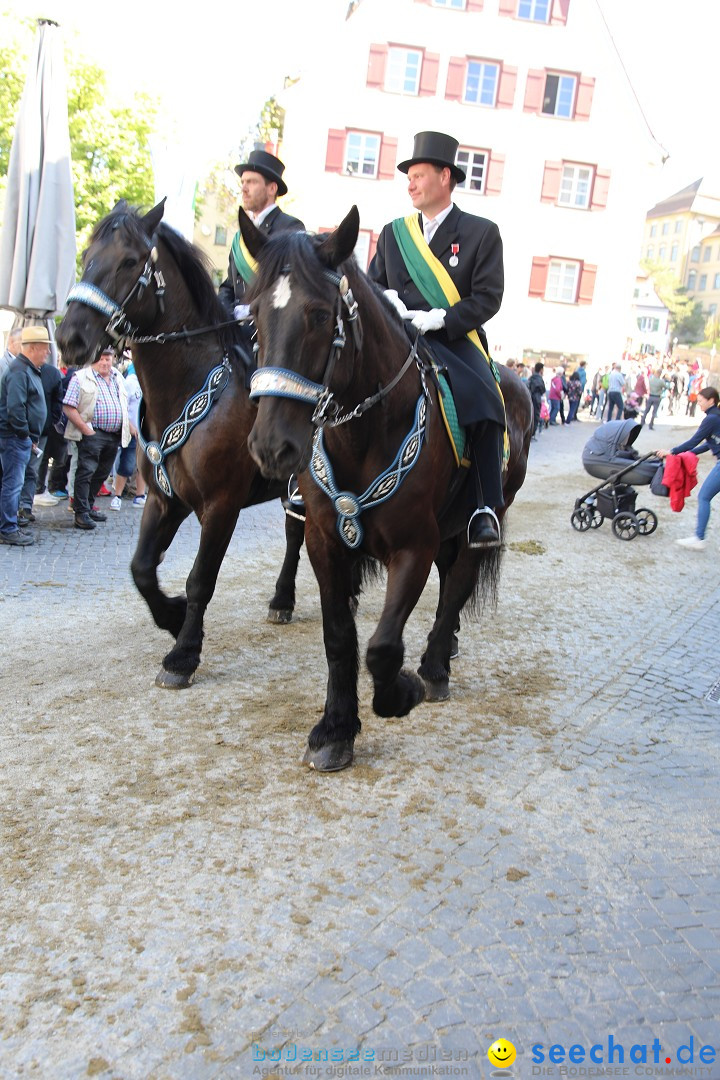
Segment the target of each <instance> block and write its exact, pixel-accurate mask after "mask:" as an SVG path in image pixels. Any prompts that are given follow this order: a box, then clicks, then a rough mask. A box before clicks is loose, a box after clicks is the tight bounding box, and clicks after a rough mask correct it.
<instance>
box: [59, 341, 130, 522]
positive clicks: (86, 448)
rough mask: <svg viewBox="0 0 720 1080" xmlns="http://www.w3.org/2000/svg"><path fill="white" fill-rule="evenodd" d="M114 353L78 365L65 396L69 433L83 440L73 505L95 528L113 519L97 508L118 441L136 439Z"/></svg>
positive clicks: (69, 436) (80, 519)
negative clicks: (131, 426) (99, 493)
mask: <svg viewBox="0 0 720 1080" xmlns="http://www.w3.org/2000/svg"><path fill="white" fill-rule="evenodd" d="M113 356H114V353H113V350H112V349H111V348H110V347H109V346H108V347H107V348H106V349H103V351H102V353H101V354H100V356H99V357H98V358H97V360H96V361H95V363H94V364H92V365H91V366H90V367H89V368H80V369H79V370H78V371H76V372H75V374H74V375H73V377H72V379H71V380H70V384H69V386H68V388H67V392H66V394H65V399H64V402H63V409H64V412H65V415H66V416H67V418H68V423H67V428H66V429H65V438H66V439H69V440H70V441H71V442H75V443H77V455H78V460H77V472H76V473H75V490H74V493H73V494H74V504H73V508H74V510H75V526H76V528H78V529H94V528H95V527H96V525H95V523H96V522H97V521H107V516H106V515H105V514H102V513H100V512H99V511H97V510H94V509H93V506H94V504H95V499H96V498H97V493H98V491H99V490H100V488H101V487H102V484H103V481H104V480H105V478H106V476H108V474H109V473H110V471H111V469H112V467H113V462H114V461H115V455H116V454H117V450H118V447H119V446H121V445H122V446H127V445H128V443H129V442H130V423H129V419H128V408H127V393H126V391H125V382H124V380H123V379H122V378H121V376H120V375H119V374H118V372H117V371H115V369H114V368H113Z"/></svg>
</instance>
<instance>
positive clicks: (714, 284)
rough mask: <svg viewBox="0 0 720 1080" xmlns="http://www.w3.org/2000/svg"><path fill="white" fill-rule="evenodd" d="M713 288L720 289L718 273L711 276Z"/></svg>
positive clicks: (719, 275)
mask: <svg viewBox="0 0 720 1080" xmlns="http://www.w3.org/2000/svg"><path fill="white" fill-rule="evenodd" d="M713 289H720V274H716V275H715V277H714V278H713Z"/></svg>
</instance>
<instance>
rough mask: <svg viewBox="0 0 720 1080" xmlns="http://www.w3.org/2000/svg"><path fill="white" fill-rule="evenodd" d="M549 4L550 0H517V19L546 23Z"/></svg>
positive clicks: (548, 15)
mask: <svg viewBox="0 0 720 1080" xmlns="http://www.w3.org/2000/svg"><path fill="white" fill-rule="evenodd" d="M550 4H551V0H519V2H518V9H517V15H518V19H529V20H530V21H531V22H543V23H546V22H547V21H548V19H549V18H550Z"/></svg>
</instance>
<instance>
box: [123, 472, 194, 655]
mask: <svg viewBox="0 0 720 1080" xmlns="http://www.w3.org/2000/svg"><path fill="white" fill-rule="evenodd" d="M189 512H190V511H189V510H188V509H187V507H185V506H183V504H182V503H180V502H178V500H177V499H166V498H165V496H164V495H159V494H158V493H157V492H155V491H154V490H153V489H152V487H150V488H148V493H147V502H146V504H145V508H144V510H143V514H142V521H141V523H140V535H139V536H138V542H137V547H136V548H135V554H134V555H133V558H132V563H131V564H130V569H131V571H132V576H133V581H134V582H135V585H136V587H137V589H138V592H139V593H140V595H141V596H142V597H143V599H144V600H145V602H146V604H147V606H148V607H149V608H150V614H151V615H152V617H153V619H154V620H155V624H156V625H157V626H159V628H160V629H161V630H167V631H168V632H169V633H170V634H172V635H173V637H175V638H176V637H177V636H178V634H179V633H180V631H181V629H182V625H183V623H184V622H185V612H186V609H187V601H186V600H185V597H184V596H173V597H170V596H166V595H165V593H164V592H163V591H162V589H161V588H160V585H159V584H158V577H157V568H158V565H159V564H160V562H161V561H162V558H163V555H164V554H165V552H166V551H167V550H168V548H169V547H170V545H171V544H172V542H173V540H174V539H175V534H176V533H177V531H178V529H179V528H180V525H181V524H182V522H183V521H184V520H185V518H186V517H187V516H188V514H189Z"/></svg>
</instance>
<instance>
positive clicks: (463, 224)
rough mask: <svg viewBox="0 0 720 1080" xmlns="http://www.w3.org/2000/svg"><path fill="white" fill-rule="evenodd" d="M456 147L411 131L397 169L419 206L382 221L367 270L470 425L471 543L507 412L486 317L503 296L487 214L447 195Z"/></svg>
mask: <svg viewBox="0 0 720 1080" xmlns="http://www.w3.org/2000/svg"><path fill="white" fill-rule="evenodd" d="M457 149H458V142H457V140H456V139H453V138H452V137H451V136H450V135H444V134H443V133H441V132H438V131H421V132H418V134H417V135H416V136H415V144H414V148H413V155H412V157H411V158H409V159H408V160H407V161H402V162H400V164H399V165H398V169H399V170H400V171H401V172H404V173H406V174H407V177H408V181H409V184H408V193H409V195H410V198H411V200H412V203H413V206H414V207H415V209H416V210H417V211H419V214H412V215H411V216H409V217H407V218H398V219H396V221H393V222H390V224H388V225H386V226H385V227H384V229H383V230H382V232H381V234H380V238H379V240H378V246H377V252H376V254H375V257H374V258H373V260H372V262H371V264H370V268H369V270H368V273H369V275H370V277H371V278H372V279H373V280H374V281H376V282H377V283H378V285H380V286H381V287H382V288H383V289H385V290H386V295H387V296H388V299H389V300H390V301H391V302H392V303H393V305H394V306H395V307H396V309H397V310H398V311H399V313H400V315H401V316H402V317H403V318H408V319H411V320H412V323H413V325H414V326H415V327H416V328H417V329H418V330H420V332H421V333H424V334H426V335H427V341H428V342H429V343H430V344H431V345H432V348H433V351H434V353H435V354H436V356H437V359H438V360H439V361H440V362H441V363H442V364H444V365H445V366H446V367H447V370H448V373H449V375H450V380H451V383H452V388H453V393H454V397H455V402H456V406H457V414H458V419H459V421H460V423H461V424H462V425H463V426H466V427H468V428H470V429H471V440H472V466H471V472H472V483H471V484H470V485H469V487H470V494H471V496H472V499H471V505H470V507H469V523H468V544H469V546H470V547H473V548H484V547H497V546H498V545H499V544H500V529H499V524H498V519H497V516H496V514H495V510H496V509H499V508H500V507H502V506H503V503H504V499H503V489H502V467H503V454H504V450H505V446H506V422H505V406H504V402H503V398H502V394H501V393H500V387H499V384H498V381H497V379H496V377H495V371H496V369H495V367H494V364H493V363H492V362H491V361H490V359H489V356H488V348H487V338H486V336H485V331H484V330H483V323H485V322H486V321H487V320H488V319H490V318H492V316H493V315H495V314H496V312H497V311H498V310H499V308H500V302H501V300H502V295H503V284H504V274H503V254H502V241H501V239H500V232H499V230H498V227H497V225H495V224H494V222H492V221H488V220H487V219H486V218H481V217H476V216H475V215H474V214H466V213H465V212H464V211H462V210H459V209H458V208H457V206H455V205H454V204H453V201H452V192H453V190H454V188H455V186H456V184H457V183H458V182H459V181H462V180H464V179H465V173H464V172H463V170H462V169H460V168H458V166H457V165H456V164H455V156H456V154H457Z"/></svg>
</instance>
